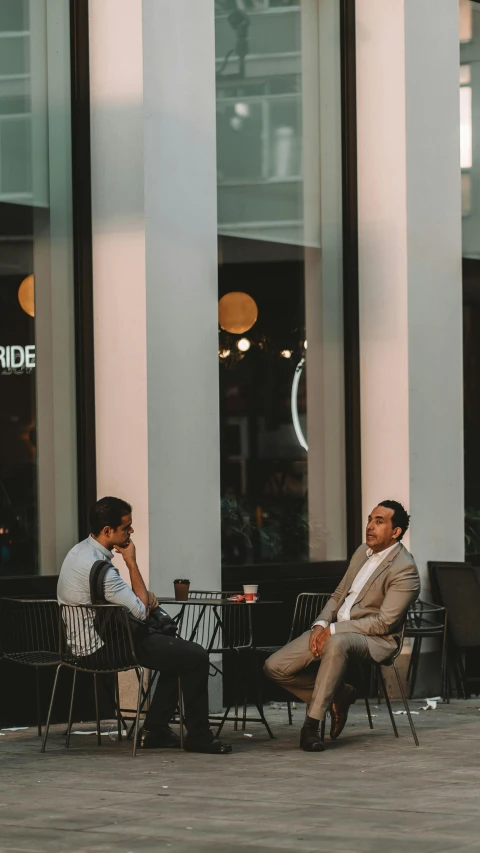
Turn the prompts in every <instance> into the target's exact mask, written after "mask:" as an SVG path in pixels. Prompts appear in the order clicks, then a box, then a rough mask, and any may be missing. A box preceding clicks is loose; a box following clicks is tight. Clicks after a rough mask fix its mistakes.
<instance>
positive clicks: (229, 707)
mask: <svg viewBox="0 0 480 853" xmlns="http://www.w3.org/2000/svg"><path fill="white" fill-rule="evenodd" d="M231 707H232V706H231V705H228V706H227V708H225V713H224V715H223V717H222V719H221V720H220V723H219V726H218V728H217V731H216V734H215V737H220V732H221V731H222V729H223V727H224V725H225V723H226V720H227V717H228V715H229V713H230V709H231Z"/></svg>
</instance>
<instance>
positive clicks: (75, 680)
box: [65, 669, 77, 749]
mask: <svg viewBox="0 0 480 853" xmlns="http://www.w3.org/2000/svg"><path fill="white" fill-rule="evenodd" d="M76 682H77V670H76V669H74V670H73V683H72V695H71V696H70V710H69V712H68V728H67V740H66V741H65V746H66V747H67V749H68V747H69V746H70V735H71V733H72V716H73V702H74V698H75V685H76Z"/></svg>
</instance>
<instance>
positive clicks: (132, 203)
mask: <svg viewBox="0 0 480 853" xmlns="http://www.w3.org/2000/svg"><path fill="white" fill-rule="evenodd" d="M89 26H90V97H91V144H92V218H93V229H92V230H93V282H94V312H95V410H96V446H97V490H98V496H99V497H102V496H104V495H114V496H116V497H121V498H124V499H125V500H127V501H129V502H130V503H132V504H133V520H134V527H135V537H134V539H135V544H136V547H137V556H138V563H139V566H140V568H141V571H142V573H143V575H144V578H145V580H148V573H149V571H148V570H149V529H148V528H149V514H148V440H147V364H146V319H145V316H146V295H145V231H144V207H143V65H142V3H141V0H101V2H100V3H99V2H98V0H90V7H89ZM118 566H119V568H120V569H121V570H122V571H124V568H123V561H122V560H121V559H120V560H119V561H118Z"/></svg>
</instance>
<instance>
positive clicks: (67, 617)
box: [42, 604, 144, 757]
mask: <svg viewBox="0 0 480 853" xmlns="http://www.w3.org/2000/svg"><path fill="white" fill-rule="evenodd" d="M57 630H58V634H59V638H60V644H59V645H60V663H59V665H58V667H57V672H56V675H55V682H54V685H53V690H52V697H51V700H50V707H49V711H48V718H47V725H46V727H45V734H44V738H43V743H42V752H45V748H46V745H47V739H48V733H49V729H50V719H51V715H52V709H53V704H54V701H55V693H56V689H57V683H58V676H59V673H60V670H61V669H62V668H63V667H68V668H69V669H73V670H74V673H73V684H72V693H71V698H70V711H69V715H68V728H67V738H66V742H65V746H66V747H69V746H70V735H71V730H72V716H73V704H74V699H75V685H76V677H77V672H89V673H91V674H92V675H93V684H94V692H95V710H96V726H97V743H98V745H99V746H101V743H102V737H101V731H100V718H99V704H98V685H97V676H98V675H100V674H114V675H116V676H117V677H116V679H115V705H116V708H117V728H118V740H121V739H122V725H123V723H122V719H121V716H120V699H119V689H118V673H119V672H126V671H128V670H131V669H134V670H135V672H136V674H137V678H138V698H137V707H136V715H135V725H134V730H135V737H134V740H133V751H132V754H133V756H134V757H135V755H136V747H137V733H138V723H139V717H140V706H141V701H142V694H143V676H144V668H143V667H142V666H141V665H140V664H139V662H138V660H137V658H136V656H135V649H134V645H133V638H132V632H131V628H130V621H129V617H128V612H127V610H125V608H123V607H119V606H118V605H114V604H89V605H79V606H75V607H74V606H72V605H66V604H62V605H61V606H60V618H59V620H58V622H57Z"/></svg>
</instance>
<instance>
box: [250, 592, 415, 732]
mask: <svg viewBox="0 0 480 853" xmlns="http://www.w3.org/2000/svg"><path fill="white" fill-rule="evenodd" d="M330 598H331V596H330V595H325V594H324V593H317V592H302V593H300V595H299V596H298V597H297V601H296V604H295V612H294V614H293V621H292V627H291V630H290V636H289V639H288V642H291V641H292V640H295V639H296V638H297V637H300V636H301V635H302V634H303V633H305V631H308V630H309V629H310V628H311V626H312V624H313V623H314V622H315V619H316V618H317V617H318V616H319V614H320V613H321V611H322V610H323V608H324V606H325V604H326V603H327V601H328V600H329V599H330ZM404 632H405V625H403V627H402V632H401V637H400V643H399V646H398V648H397V649H396V650H395V652H394V654H393V655H392V657H391V658H390V659H389V660H388V661H387V662H386V663H383V664H377V663H375V664H374V666H375V668H376V671H377V673H378V677H379V680H380V684H381V685H382V690H383V693H384V696H385V702H386V705H387V708H388V713H389V715H390V720H391V723H392V728H393V731H394V734H395V737H399V734H398V729H397V726H396V723H395V719H394V716H393V711H392V706H391V704H390V698H389V696H388V693H387V688H386V685H385V679H384V677H383V672H382V666H392V667H393V670H394V672H395V675H396V678H397V682H398V686H399V689H400V694H401V696H402V699H403V703H404V706H405V711H406V713H407V716H408V721H409V723H410V728H411V731H412V735H413V739H414V741H415V744H416V746H418V745H419V743H418V737H417V733H416V730H415V726H414V723H413V719H412V715H411V713H410V707H409V705H408V700H407V696H406V694H405V691H404V688H403V684H402V682H401V679H400V674H399V672H398V669H397V666H396V664H395V661H396V659H397V657H398V656H399V654H400V652H401V651H402V647H403V638H404ZM277 648H281V647H279V646H278V647H277V646H271V647H269V646H264V647H262V648H261V649H259V651H260V650H261V651H268V652H271V653H272V654H273V652H275V651H276V650H277ZM362 680H363V679H362ZM364 692H365V697H364V698H365V707H366V711H367V716H368V723H369V726H370V728H371V729H373V721H372V715H371V712H370V703H369V701H368V696H367V695H366V693H367V692H366V691H365V690H364ZM290 701H291V700H288V702H287V705H288V712H289V724H290V725H291V724H292V714H291V705H290ZM321 736H322V740H323V739H324V737H325V718H324V719H323V720H322V725H321Z"/></svg>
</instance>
